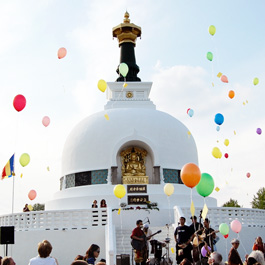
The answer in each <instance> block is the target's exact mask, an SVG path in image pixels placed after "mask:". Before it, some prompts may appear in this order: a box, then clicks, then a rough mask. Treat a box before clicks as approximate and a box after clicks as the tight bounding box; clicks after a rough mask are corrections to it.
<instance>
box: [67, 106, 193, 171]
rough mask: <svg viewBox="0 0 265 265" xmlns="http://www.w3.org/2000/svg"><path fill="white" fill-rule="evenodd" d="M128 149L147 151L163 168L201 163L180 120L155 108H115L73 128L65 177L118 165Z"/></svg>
mask: <svg viewBox="0 0 265 265" xmlns="http://www.w3.org/2000/svg"><path fill="white" fill-rule="evenodd" d="M105 114H107V115H108V117H109V120H107V119H106V118H105ZM127 146H138V147H141V148H144V149H145V150H147V152H149V154H150V156H151V159H152V164H153V166H160V168H169V169H181V168H182V166H183V165H184V164H186V163H189V162H192V163H196V164H197V163H198V158H197V148H196V144H195V141H194V139H193V137H192V136H191V135H190V134H188V129H187V128H186V127H185V125H183V124H182V123H181V122H180V121H178V120H177V119H175V118H174V117H172V116H171V115H169V114H167V113H164V112H161V111H157V110H155V109H148V108H116V109H108V110H105V111H102V112H98V113H96V114H94V115H91V116H89V117H87V118H85V119H84V120H83V121H81V122H80V123H79V124H78V125H77V126H76V127H75V128H74V129H73V131H72V132H71V133H70V135H69V136H68V138H67V140H66V143H65V146H64V150H63V157H62V175H63V176H64V175H68V174H72V173H77V172H85V171H90V170H99V169H110V168H111V167H113V166H118V164H119V152H120V151H121V150H122V148H125V147H127Z"/></svg>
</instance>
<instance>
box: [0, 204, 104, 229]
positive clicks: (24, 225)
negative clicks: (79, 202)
mask: <svg viewBox="0 0 265 265" xmlns="http://www.w3.org/2000/svg"><path fill="white" fill-rule="evenodd" d="M106 224H107V208H104V209H101V208H99V209H84V210H61V211H57V210H56V211H36V212H35V211H32V212H25V213H14V214H9V215H2V216H0V226H15V230H16V231H27V230H66V229H86V228H89V227H93V226H104V225H106Z"/></svg>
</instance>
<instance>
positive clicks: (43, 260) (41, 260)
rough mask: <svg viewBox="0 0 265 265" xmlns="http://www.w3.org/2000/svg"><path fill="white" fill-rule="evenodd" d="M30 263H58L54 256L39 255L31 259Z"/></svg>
mask: <svg viewBox="0 0 265 265" xmlns="http://www.w3.org/2000/svg"><path fill="white" fill-rule="evenodd" d="M29 265H57V263H56V261H55V259H54V258H51V257H47V258H41V257H40V256H37V257H35V258H32V259H30V260H29Z"/></svg>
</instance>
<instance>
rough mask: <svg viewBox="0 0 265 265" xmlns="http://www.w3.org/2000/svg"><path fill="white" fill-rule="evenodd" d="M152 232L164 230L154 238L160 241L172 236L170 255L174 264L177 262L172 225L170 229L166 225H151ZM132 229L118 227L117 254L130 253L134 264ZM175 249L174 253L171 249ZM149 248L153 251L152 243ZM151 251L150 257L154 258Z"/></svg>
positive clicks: (164, 249)
mask: <svg viewBox="0 0 265 265" xmlns="http://www.w3.org/2000/svg"><path fill="white" fill-rule="evenodd" d="M150 229H151V231H152V234H154V233H155V232H157V231H158V230H162V232H161V233H159V234H157V235H155V236H154V238H153V239H156V240H158V241H160V242H164V241H165V239H166V238H170V239H171V240H170V243H169V256H170V258H171V259H172V260H173V264H175V260H176V254H175V239H174V228H173V227H172V226H170V227H169V229H168V228H167V227H166V226H164V227H150ZM132 230H133V228H132V229H125V228H123V229H120V228H118V227H116V249H117V255H120V254H129V255H130V264H131V265H132V254H133V252H132V246H131V238H130V236H131V233H132ZM172 249H173V250H174V253H172V251H171V250H172ZM149 250H150V251H151V245H150V246H149ZM150 251H149V257H150V258H153V257H154V255H153V254H150ZM165 253H166V247H163V251H162V256H163V255H164V254H165Z"/></svg>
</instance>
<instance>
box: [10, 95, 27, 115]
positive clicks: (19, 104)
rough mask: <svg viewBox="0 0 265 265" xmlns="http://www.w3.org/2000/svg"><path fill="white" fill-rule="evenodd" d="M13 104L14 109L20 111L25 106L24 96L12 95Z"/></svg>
mask: <svg viewBox="0 0 265 265" xmlns="http://www.w3.org/2000/svg"><path fill="white" fill-rule="evenodd" d="M13 106H14V108H15V110H16V111H18V112H19V111H21V110H23V109H24V108H25V106H26V98H25V97H24V96H23V95H17V96H15V97H14V100H13Z"/></svg>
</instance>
